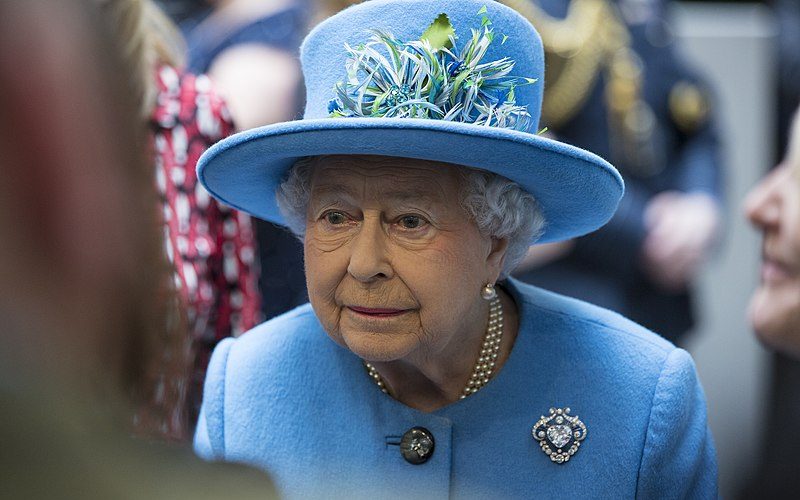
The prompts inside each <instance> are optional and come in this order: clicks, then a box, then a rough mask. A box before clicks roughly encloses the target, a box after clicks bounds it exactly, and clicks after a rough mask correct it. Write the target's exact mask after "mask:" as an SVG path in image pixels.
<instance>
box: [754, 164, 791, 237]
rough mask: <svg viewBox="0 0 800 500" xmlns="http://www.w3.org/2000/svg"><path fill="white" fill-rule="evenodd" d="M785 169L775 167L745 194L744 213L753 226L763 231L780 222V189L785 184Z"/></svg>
mask: <svg viewBox="0 0 800 500" xmlns="http://www.w3.org/2000/svg"><path fill="white" fill-rule="evenodd" d="M785 168H786V167H784V166H779V167H776V168H775V170H773V171H772V172H770V173H769V174H768V175H767V176H766V177H764V179H762V180H761V182H759V183H758V184H756V186H755V187H753V188H752V189H751V190H750V192H749V193H747V197H746V198H745V203H744V211H745V215H746V216H747V218H748V219H749V220H750V222H751V223H752V224H753V225H754V226H757V227H759V228H761V229H764V228H767V227H769V226H774V225H775V224H777V223H778V221H779V220H780V211H781V200H780V189H781V186H782V184H783V182H786V179H784V177H785V175H784V174H785Z"/></svg>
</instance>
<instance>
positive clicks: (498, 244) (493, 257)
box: [486, 238, 508, 282]
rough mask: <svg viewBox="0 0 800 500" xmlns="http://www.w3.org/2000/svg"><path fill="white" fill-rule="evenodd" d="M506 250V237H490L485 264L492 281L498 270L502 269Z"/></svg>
mask: <svg viewBox="0 0 800 500" xmlns="http://www.w3.org/2000/svg"><path fill="white" fill-rule="evenodd" d="M507 251H508V238H492V245H491V247H490V250H489V255H487V256H486V265H487V268H488V270H489V273H490V277H491V281H492V282H494V281H497V278H498V276H500V272H501V271H502V270H503V263H504V262H505V260H506V252H507Z"/></svg>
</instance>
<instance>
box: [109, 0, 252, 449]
mask: <svg viewBox="0 0 800 500" xmlns="http://www.w3.org/2000/svg"><path fill="white" fill-rule="evenodd" d="M95 1H96V3H97V4H98V5H100V6H101V7H102V12H103V15H104V17H105V21H107V22H108V23H109V24H110V29H111V31H112V32H113V33H115V34H116V36H117V37H118V38H119V40H120V41H121V42H122V43H123V44H124V48H125V52H124V56H125V59H126V60H125V61H124V62H125V67H126V68H127V69H128V73H127V74H126V75H125V76H126V78H127V79H128V80H129V81H130V82H131V84H132V86H133V91H134V93H133V95H134V97H135V98H136V101H137V105H138V108H139V124H140V126H141V127H142V129H143V130H147V131H148V132H149V136H150V144H149V145H148V146H147V147H148V150H149V151H150V154H151V155H152V156H151V157H152V163H153V170H154V178H155V179H156V183H157V186H158V190H159V194H160V207H161V209H160V213H161V215H162V217H163V222H164V238H165V245H166V252H167V256H168V257H169V260H170V261H171V262H172V264H173V269H174V273H175V285H176V288H177V291H178V295H179V297H180V303H181V306H182V307H183V308H184V310H185V317H186V327H187V328H188V334H187V335H186V336H185V342H184V345H183V346H181V347H180V348H181V349H183V350H185V351H189V352H190V353H191V354H190V357H191V365H192V367H191V368H192V369H191V374H190V377H189V380H188V381H187V380H186V379H180V380H178V379H166V380H163V381H161V383H162V384H164V385H165V386H171V387H168V388H166V389H165V390H163V391H158V392H157V393H156V397H171V398H175V397H177V398H179V400H180V401H181V402H182V404H178V405H175V406H174V410H175V411H174V414H173V415H172V416H171V418H170V420H169V427H168V429H166V433H167V434H168V435H170V436H171V437H173V438H176V439H185V438H187V437H188V436H190V435H191V428H190V427H191V425H192V424H193V422H194V421H195V420H196V419H197V414H198V412H199V408H200V402H201V397H202V384H203V380H204V379H205V369H206V366H207V365H208V360H209V357H210V354H211V351H212V350H213V348H214V347H215V346H216V344H217V342H219V341H220V340H221V339H223V338H225V337H229V336H232V335H233V336H235V335H238V334H240V333H243V332H244V331H246V330H248V329H250V328H252V327H253V326H255V325H256V324H257V323H258V322H259V321H260V316H261V315H260V310H259V292H258V289H257V282H258V267H257V262H256V261H255V252H256V249H255V237H254V232H253V227H252V221H251V219H250V218H249V217H248V216H247V215H244V214H241V213H239V212H237V211H235V210H232V209H230V208H228V207H226V206H224V205H222V204H220V203H218V202H217V201H216V200H214V199H212V198H210V197H209V196H208V194H207V193H206V191H205V190H204V189H203V188H202V187H201V186H200V185H199V184H198V183H197V175H196V172H195V168H196V165H197V160H198V158H199V157H200V155H201V154H202V153H203V152H204V151H205V150H206V149H207V148H208V147H209V146H210V145H211V144H213V143H214V142H216V141H217V140H219V139H222V138H223V137H226V136H228V135H229V134H230V133H231V132H232V131H233V124H232V123H231V119H230V116H229V113H228V111H227V109H226V107H225V104H224V103H223V101H222V99H221V98H220V96H219V95H218V94H217V92H216V91H215V88H214V86H213V85H212V83H211V81H210V80H209V78H208V77H207V76H204V75H200V74H198V75H194V74H191V73H188V72H184V71H183V70H182V68H183V66H184V55H185V46H184V43H183V40H182V37H181V34H180V32H179V31H178V29H177V27H176V26H175V25H174V24H173V23H172V22H171V21H170V19H169V18H168V17H167V16H166V15H164V13H163V12H162V11H161V10H160V9H159V8H158V7H157V6H156V5H155V4H154V3H153V2H152V1H151V0H95ZM187 382H188V383H187Z"/></svg>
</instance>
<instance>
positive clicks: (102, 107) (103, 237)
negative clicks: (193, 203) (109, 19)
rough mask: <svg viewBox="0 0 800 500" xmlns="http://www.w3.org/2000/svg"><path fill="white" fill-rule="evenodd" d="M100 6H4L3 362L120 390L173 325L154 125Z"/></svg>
mask: <svg viewBox="0 0 800 500" xmlns="http://www.w3.org/2000/svg"><path fill="white" fill-rule="evenodd" d="M93 14H94V11H93V9H92V8H91V6H89V5H86V4H85V2H79V1H77V0H74V1H64V2H48V1H40V0H32V1H29V0H25V1H22V0H14V1H6V2H3V3H2V4H1V5H0V101H2V104H1V105H0V110H2V111H0V170H2V173H3V179H4V181H3V183H2V184H0V240H2V241H3V245H2V247H0V279H2V291H1V292H0V317H1V318H2V324H3V325H4V326H5V328H4V337H5V338H4V340H3V344H4V352H3V357H4V358H5V357H8V358H9V359H4V360H3V364H2V366H3V367H4V368H3V369H4V371H7V370H8V371H14V372H16V373H18V374H19V375H20V377H21V378H22V379H24V380H27V381H30V382H31V383H39V382H42V381H41V380H37V379H39V378H45V379H46V380H45V381H46V382H48V383H50V384H51V383H55V382H58V383H64V384H70V385H71V384H78V385H82V386H87V387H85V388H86V389H91V390H93V391H95V390H101V391H103V392H105V391H111V392H112V393H121V392H122V391H128V390H132V389H134V386H135V385H136V384H138V383H139V382H140V381H141V377H142V370H143V369H144V362H143V357H144V356H146V355H147V349H148V348H149V347H148V345H147V344H148V342H150V340H152V339H154V338H155V336H156V335H158V333H157V330H158V329H159V328H162V329H163V326H162V325H163V323H164V320H163V318H161V317H159V311H158V302H159V299H160V297H158V292H157V291H158V290H161V289H163V286H161V285H162V284H163V281H161V276H163V274H162V273H161V271H162V269H161V267H160V265H159V263H160V262H161V261H162V258H161V252H160V245H159V243H158V241H159V240H158V236H157V233H156V231H157V229H156V228H157V226H156V220H157V219H156V214H155V207H156V206H157V204H156V201H155V200H156V198H155V193H154V188H153V187H152V181H151V178H150V176H151V174H150V171H151V170H150V168H149V167H148V163H147V161H146V159H145V157H144V155H145V152H146V147H145V144H146V143H145V142H144V138H145V130H143V127H141V125H140V122H138V120H136V118H135V117H136V116H137V111H136V103H134V102H132V100H131V99H130V97H129V96H130V95H131V92H130V85H129V83H128V82H126V81H125V80H122V79H121V78H120V77H119V76H118V75H122V74H124V72H122V71H121V70H120V65H119V64H118V62H117V59H116V58H115V52H114V44H113V43H111V42H110V40H109V38H107V37H106V36H105V34H104V33H103V31H102V30H101V29H100V28H99V26H100V24H99V23H98V22H97V21H96V19H95V17H94V15H93ZM162 299H163V298H162ZM6 363H13V364H6ZM11 366H13V367H14V368H13V369H11V368H10V367H11ZM88 386H91V387H88Z"/></svg>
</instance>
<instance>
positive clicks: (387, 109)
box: [197, 0, 624, 242]
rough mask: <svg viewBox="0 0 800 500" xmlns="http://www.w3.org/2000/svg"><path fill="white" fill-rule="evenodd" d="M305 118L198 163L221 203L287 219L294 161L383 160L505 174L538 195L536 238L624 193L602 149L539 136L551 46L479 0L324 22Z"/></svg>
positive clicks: (600, 213) (593, 216)
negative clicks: (286, 187)
mask: <svg viewBox="0 0 800 500" xmlns="http://www.w3.org/2000/svg"><path fill="white" fill-rule="evenodd" d="M301 62H302V66H303V74H304V77H305V83H306V92H307V95H306V97H307V98H306V110H305V114H304V116H303V119H302V120H296V121H290V122H283V123H276V124H273V125H268V126H265V127H259V128H255V129H251V130H248V131H245V132H241V133H238V134H235V135H233V136H231V137H229V138H227V139H224V140H222V141H220V142H219V143H217V144H215V145H214V146H213V147H211V148H210V149H209V150H208V151H206V153H205V154H204V155H203V156H202V157H201V158H200V161H199V163H198V167H197V170H198V178H199V179H200V182H201V183H202V184H203V186H205V188H206V189H207V190H208V191H209V192H210V193H211V194H212V195H213V196H215V197H216V198H218V199H219V200H220V201H222V202H223V203H226V204H228V205H231V206H233V207H235V208H237V209H239V210H242V211H245V212H248V213H250V214H252V215H254V216H256V217H260V218H263V219H266V220H269V221H271V222H275V223H278V224H285V222H284V220H283V217H282V216H281V214H280V211H279V209H278V206H277V203H276V201H275V191H276V189H277V187H278V186H279V185H280V183H281V181H282V180H283V179H284V177H285V176H286V173H287V172H288V170H289V168H291V166H292V165H293V164H294V162H296V161H297V160H298V159H299V158H302V157H306V156H316V155H331V154H354V155H383V156H396V157H405V158H417V159H426V160H435V161H441V162H446V163H452V164H456V165H464V166H468V167H473V168H478V169H483V170H487V171H490V172H494V173H497V174H500V175H502V176H504V177H507V178H508V179H510V180H512V181H515V182H516V183H518V184H519V185H520V186H521V187H522V188H523V189H525V190H526V191H528V192H530V193H531V194H533V195H534V197H536V199H537V201H538V203H539V207H540V209H541V211H542V213H543V215H544V217H545V220H546V226H545V229H544V233H543V234H542V235H541V237H540V238H539V239H538V241H539V242H547V241H559V240H564V239H568V238H573V237H577V236H581V235H583V234H586V233H589V232H591V231H593V230H595V229H598V228H599V227H601V226H602V225H603V224H605V223H606V222H607V221H608V220H609V219H610V218H611V216H612V215H613V213H614V211H615V210H616V208H617V205H618V203H619V200H620V198H621V197H622V194H623V190H624V187H623V182H622V178H621V177H620V175H619V173H618V172H617V171H616V170H615V169H614V167H612V166H611V165H610V164H608V163H607V162H606V161H605V160H603V159H601V158H600V157H598V156H596V155H594V154H592V153H589V152H587V151H584V150H582V149H580V148H577V147H575V146H571V145H569V144H566V143H563V142H558V141H554V140H551V139H548V138H545V137H543V136H542V135H541V134H540V133H539V132H540V131H539V130H537V127H538V122H539V115H540V112H541V101H542V93H543V92H542V91H543V88H542V85H543V82H544V79H543V76H544V53H543V50H542V43H541V39H540V38H539V35H538V34H537V33H536V30H535V29H534V28H533V26H532V25H531V24H530V23H529V22H528V21H527V20H526V19H525V18H523V17H522V16H521V15H519V14H518V13H517V12H515V11H514V10H512V9H510V8H508V7H506V6H504V5H502V4H500V3H497V2H493V1H487V0H481V1H475V0H370V1H367V2H365V3H362V4H358V5H355V6H353V7H350V8H348V9H345V10H343V11H342V12H340V13H338V14H336V15H335V16H333V17H331V18H329V19H328V20H326V21H324V22H323V23H321V24H320V25H319V26H317V27H316V28H315V29H314V30H313V31H312V32H311V33H310V34H309V35H308V36H307V37H306V39H305V41H304V42H303V45H302V47H301Z"/></svg>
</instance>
